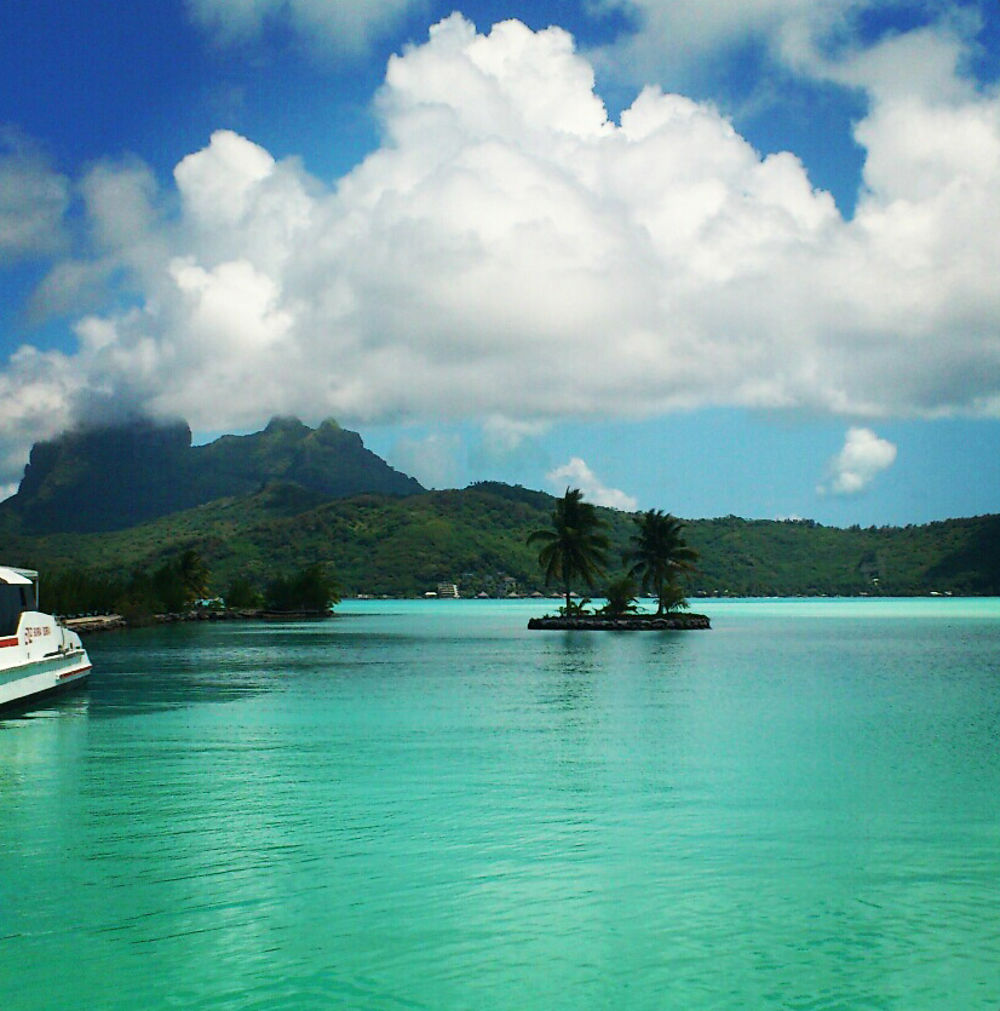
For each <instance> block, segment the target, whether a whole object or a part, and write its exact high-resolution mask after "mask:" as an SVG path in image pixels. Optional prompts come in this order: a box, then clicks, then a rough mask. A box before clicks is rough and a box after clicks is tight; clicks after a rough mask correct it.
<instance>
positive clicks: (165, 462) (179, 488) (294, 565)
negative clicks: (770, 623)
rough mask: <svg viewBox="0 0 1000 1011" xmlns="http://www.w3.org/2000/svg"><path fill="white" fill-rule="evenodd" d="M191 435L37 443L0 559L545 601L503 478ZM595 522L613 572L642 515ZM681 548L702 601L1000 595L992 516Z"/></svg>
mask: <svg viewBox="0 0 1000 1011" xmlns="http://www.w3.org/2000/svg"><path fill="white" fill-rule="evenodd" d="M190 439H191V437H190V432H189V430H188V429H187V426H186V425H175V426H168V427H163V426H160V427H155V426H152V425H148V424H147V425H145V426H131V427H130V428H129V429H128V430H119V429H114V430H105V431H104V432H103V433H102V432H89V433H75V434H71V435H66V436H63V437H61V438H60V439H57V440H54V441H53V442H51V443H42V444H39V445H38V446H36V447H35V448H34V450H33V451H32V454H31V462H30V464H29V466H28V468H27V471H26V473H25V477H24V481H23V482H22V484H21V489H20V491H19V493H18V494H17V495H16V496H15V497H14V498H13V499H11V500H8V502H6V503H3V504H2V505H0V543H2V544H3V560H4V562H5V563H6V564H14V565H26V566H29V567H32V568H37V569H40V570H41V571H42V572H43V573H44V574H45V576H46V578H48V579H55V578H57V577H58V576H59V574H60V573H69V572H87V573H90V574H91V575H98V576H102V577H108V578H111V579H122V578H125V577H128V576H129V575H130V574H131V573H133V572H134V571H136V570H144V571H153V570H155V569H156V568H158V567H160V566H162V565H163V564H164V562H166V561H169V560H171V559H173V558H176V557H177V556H178V555H179V554H180V553H181V552H183V551H186V550H188V549H194V550H195V551H197V552H198V554H199V555H200V556H201V558H202V559H203V560H204V561H205V562H206V563H207V565H208V568H209V570H210V572H211V585H212V589H213V590H214V591H215V592H216V593H222V592H224V591H225V589H226V587H227V586H228V585H229V582H230V581H231V580H232V579H233V578H235V577H237V576H240V577H247V578H248V579H249V580H250V581H251V582H252V583H255V584H256V585H258V586H263V585H264V584H265V583H266V582H267V581H268V580H269V579H270V578H272V577H273V576H274V575H275V574H279V573H288V572H292V571H296V570H299V569H301V568H303V567H305V566H307V565H310V564H312V563H314V562H320V563H323V564H324V565H325V566H326V567H327V568H328V569H329V570H332V571H333V572H334V573H335V574H336V578H337V580H338V582H339V583H340V585H341V588H342V590H343V592H344V593H345V594H348V595H353V594H357V593H365V594H389V595H401V596H409V595H416V594H421V593H424V592H426V591H428V590H433V589H434V588H435V587H436V586H437V584H438V583H439V582H448V583H452V582H453V583H457V584H458V585H459V587H460V589H461V591H462V592H463V593H467V594H475V593H480V592H486V593H489V594H491V595H502V594H506V593H508V592H511V591H515V590H516V591H517V592H521V593H530V592H532V591H541V592H547V589H548V588H546V587H545V586H544V585H543V583H542V580H541V575H540V572H539V569H538V565H537V554H536V552H535V551H534V550H532V549H530V548H528V547H527V545H526V543H525V542H526V540H527V537H528V534H529V533H531V531H533V530H535V529H538V528H539V527H544V526H547V525H548V522H549V517H550V515H551V513H552V510H553V507H554V499H553V498H552V497H551V496H550V495H547V494H544V493H543V492H538V491H531V490H528V489H525V488H521V487H512V486H510V485H505V484H500V483H495V482H484V483H480V484H474V485H472V486H470V487H469V488H466V489H463V490H452V491H435V492H425V491H423V490H422V489H421V488H420V486H419V485H418V484H417V482H416V481H414V480H413V479H412V478H408V477H406V476H405V475H402V474H399V473H398V472H397V471H394V470H392V468H390V467H389V466H388V464H386V463H385V462H384V461H382V460H381V459H379V458H378V457H377V456H375V455H374V454H372V453H370V452H369V451H368V450H366V449H365V448H364V447H363V445H362V443H361V439H360V437H359V436H357V435H356V434H355V433H353V432H346V431H344V430H342V429H341V428H340V427H339V426H337V425H336V423H335V422H325V423H324V424H323V425H321V426H320V427H319V428H318V429H316V430H313V429H310V428H308V427H307V426H305V425H303V424H302V423H301V422H299V421H296V420H294V419H276V420H274V421H272V422H271V424H269V425H268V426H267V428H266V429H265V430H264V431H262V432H257V433H255V434H254V435H247V436H225V437H223V438H221V439H219V440H217V441H216V442H213V443H211V444H209V445H207V446H198V447H192V446H191V444H190ZM669 505H670V504H669V503H664V508H669ZM600 512H601V514H602V516H603V517H604V518H605V520H606V521H607V523H608V526H609V532H610V536H611V541H612V545H613V550H612V558H613V559H615V560H616V566H617V567H618V571H620V570H621V568H623V566H622V565H621V563H620V562H619V561H618V560H619V559H620V558H621V557H622V552H623V551H624V550H625V549H626V548H627V546H628V544H629V541H630V538H631V535H632V531H633V529H634V523H633V519H632V517H631V516H630V515H628V514H626V513H622V512H618V511H615V510H611V509H602V510H600ZM685 536H686V538H687V540H688V542H689V543H690V544H691V546H692V547H694V548H696V549H697V550H698V551H699V552H700V555H701V558H700V562H699V568H698V571H697V572H696V573H695V574H694V575H693V576H692V577H691V579H690V580H689V582H688V589H689V592H690V594H691V595H692V596H698V595H709V596H714V595H738V596H743V595H754V596H766V595H794V594H829V595H834V594H847V595H851V594H858V593H868V594H872V595H874V594H886V595H895V594H901V595H906V594H919V593H930V592H935V591H936V592H940V593H948V592H950V593H956V594H1000V516H998V515H992V516H979V517H972V518H968V519H954V520H946V521H944V522H940V523H930V524H926V525H923V526H908V527H878V528H876V527H869V528H867V529H861V528H860V527H852V528H851V529H848V530H843V529H840V528H837V527H824V526H821V525H819V524H817V523H814V522H812V521H802V520H789V521H771V520H745V519H740V518H739V517H736V516H728V517H722V518H717V519H708V520H690V521H687V525H686V527H685ZM615 574H617V573H616V572H613V573H611V575H615ZM553 589H554V588H553ZM578 589H579V590H580V591H581V592H584V591H586V588H585V587H579V588H578ZM598 589H600V587H598Z"/></svg>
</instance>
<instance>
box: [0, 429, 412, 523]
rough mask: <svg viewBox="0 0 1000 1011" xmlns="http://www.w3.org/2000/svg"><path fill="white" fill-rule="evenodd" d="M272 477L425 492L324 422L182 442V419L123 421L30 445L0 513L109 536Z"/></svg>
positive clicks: (352, 489) (333, 487)
mask: <svg viewBox="0 0 1000 1011" xmlns="http://www.w3.org/2000/svg"><path fill="white" fill-rule="evenodd" d="M274 481H280V482H288V483H295V484H298V485H301V486H302V487H303V488H305V489H307V490H309V491H313V492H316V493H319V494H321V495H325V496H327V497H328V498H347V497H349V496H352V495H359V494H363V493H366V492H375V493H381V494H387V495H413V494H418V493H419V492H421V491H423V490H424V489H423V488H422V487H421V486H420V484H419V483H418V482H417V481H416V480H415V479H414V478H412V477H407V476H406V475H405V474H402V473H400V472H399V471H396V470H394V469H393V468H392V467H390V466H389V465H388V464H387V463H386V462H385V461H384V460H383V459H381V458H380V457H378V456H376V455H375V454H374V453H372V452H371V451H370V450H368V449H365V446H364V443H363V442H362V440H361V436H360V435H358V434H357V432H350V431H347V430H346V429H342V428H341V427H340V425H338V424H337V422H336V421H334V420H333V419H328V420H327V421H324V422H323V424H322V425H320V427H319V428H318V429H312V428H310V427H309V426H308V425H305V424H303V423H302V422H301V421H300V420H299V419H298V418H290V417H275V418H272V419H271V421H270V422H269V423H268V425H267V427H266V428H265V429H264V430H263V431H260V432H255V433H253V434H252V435H243V436H235V435H225V436H222V437H221V438H219V439H217V440H216V441H215V442H212V443H209V444H208V445H205V446H192V445H191V429H190V428H189V427H188V425H187V424H186V423H185V422H175V423H171V424H166V425H164V424H158V423H156V422H154V421H151V420H149V419H137V420H130V421H129V422H128V423H125V424H121V425H104V426H101V427H97V428H91V429H87V430H73V431H70V432H66V433H64V434H63V435H61V436H58V437H57V438H55V439H52V440H49V441H47V442H40V443H36V444H35V446H34V447H32V450H31V456H30V459H29V462H28V465H27V467H26V468H25V472H24V478H23V479H22V481H21V485H20V488H19V489H18V492H17V494H16V495H15V496H13V498H11V499H8V500H7V502H6V503H4V504H3V508H5V509H10V510H13V511H15V512H17V513H18V514H19V515H20V516H21V519H22V522H23V524H24V527H25V529H26V530H30V531H32V532H35V533H56V532H69V531H72V532H78V533H84V532H95V531H102V530H118V529H124V528H126V527H130V526H134V525H135V524H137V523H141V522H144V521H146V520H150V519H155V518H156V517H158V516H165V515H167V514H169V513H172V512H177V511H179V510H181V509H189V508H191V507H192V506H196V505H201V504H203V503H205V502H210V501H212V500H214V499H217V498H224V497H229V496H233V495H243V494H247V493H249V492H253V491H256V490H257V489H258V488H260V487H261V486H263V485H265V484H267V483H269V482H274Z"/></svg>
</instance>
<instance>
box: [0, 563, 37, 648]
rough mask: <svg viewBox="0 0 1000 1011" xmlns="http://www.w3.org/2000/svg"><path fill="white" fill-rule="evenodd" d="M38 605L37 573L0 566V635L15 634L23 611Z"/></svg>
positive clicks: (30, 609)
mask: <svg viewBox="0 0 1000 1011" xmlns="http://www.w3.org/2000/svg"><path fill="white" fill-rule="evenodd" d="M37 607H38V573H37V572H35V571H34V570H33V569H8V568H4V567H3V566H0V636H11V635H17V626H18V624H19V622H20V620H21V615H22V614H23V613H24V612H25V611H34V610H36V609H37Z"/></svg>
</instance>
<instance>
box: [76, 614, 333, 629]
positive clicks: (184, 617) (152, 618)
mask: <svg viewBox="0 0 1000 1011" xmlns="http://www.w3.org/2000/svg"><path fill="white" fill-rule="evenodd" d="M331 613H332V612H330V611H264V610H258V609H255V608H234V609H233V610H227V611H202V610H198V611H180V612H177V613H172V614H151V615H148V616H146V617H144V618H142V619H140V620H138V621H129V620H128V619H127V618H125V617H124V616H123V615H121V614H93V615H87V616H86V617H83V618H64V619H63V624H64V625H65V626H66V627H67V628H70V629H72V630H73V631H74V632H80V633H84V634H87V635H91V634H92V633H94V632H110V631H113V630H114V629H117V628H134V627H136V626H145V625H174V624H177V623H178V622H183V621H303V620H305V619H307V618H328V617H330V615H331Z"/></svg>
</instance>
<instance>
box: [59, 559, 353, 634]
mask: <svg viewBox="0 0 1000 1011" xmlns="http://www.w3.org/2000/svg"><path fill="white" fill-rule="evenodd" d="M210 585H211V583H210V572H209V569H208V566H207V565H206V564H205V563H204V561H203V560H202V558H201V556H200V555H199V553H198V552H197V551H195V550H194V549H188V550H186V551H184V552H182V553H181V554H180V555H178V556H177V557H176V558H172V559H170V560H168V561H166V562H164V563H163V564H162V565H160V566H159V567H157V568H155V569H151V570H146V569H137V570H135V571H134V572H132V573H131V574H130V575H128V576H111V575H106V574H100V573H97V574H95V573H91V572H86V571H82V570H75V569H74V570H70V571H67V572H62V573H56V574H54V575H53V576H51V577H50V578H49V579H47V580H45V581H44V582H43V584H42V588H41V604H42V606H43V607H44V608H45V610H46V611H51V612H53V613H55V614H61V615H64V616H68V615H77V614H122V615H125V617H126V618H130V619H133V620H135V619H141V618H143V617H149V616H151V615H155V614H177V613H181V612H184V611H189V610H191V609H193V608H195V607H198V606H208V607H212V606H216V607H218V606H225V607H228V608H234V609H251V610H253V609H261V608H263V609H266V610H269V611H324V610H327V609H328V608H329V607H330V606H331V605H333V604H336V603H339V600H340V597H339V594H338V591H337V586H336V582H335V581H334V579H333V578H332V577H331V576H330V575H329V574H328V572H327V569H326V568H325V567H324V566H323V565H320V564H313V565H308V566H306V567H305V568H304V569H301V570H299V571H297V572H293V573H291V574H288V575H282V574H279V575H277V576H275V577H274V578H273V579H271V580H270V581H268V582H267V583H266V584H264V585H259V584H257V583H256V582H254V581H253V580H252V579H251V578H250V577H248V576H238V577H237V578H235V579H233V580H232V582H231V583H230V584H229V586H228V587H227V589H226V593H225V595H224V596H223V597H222V598H221V600H216V599H212V600H209V599H208V598H209V597H210V594H211V590H210Z"/></svg>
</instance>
